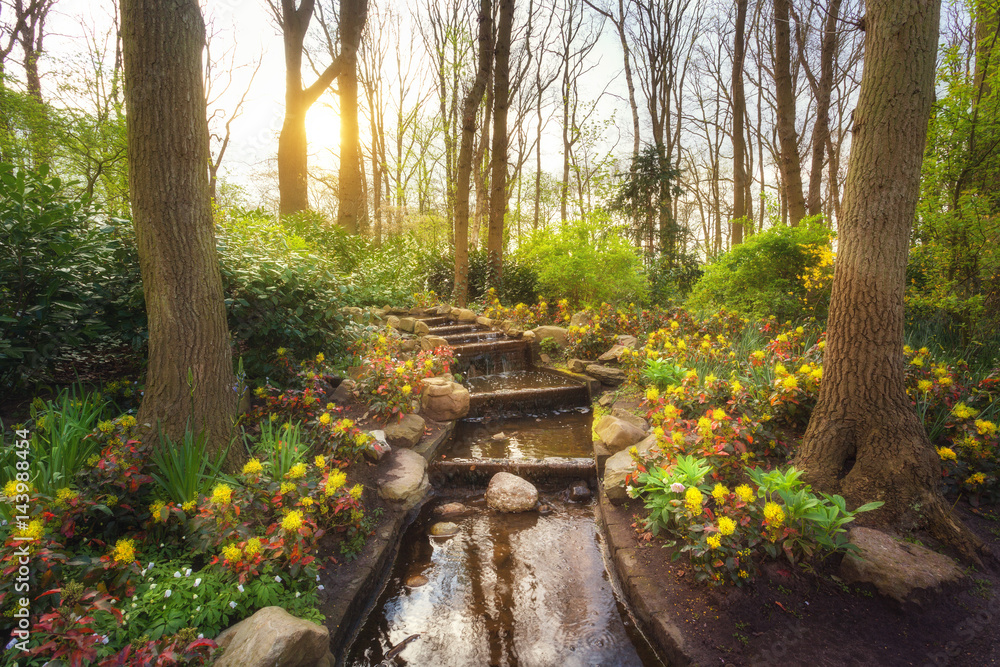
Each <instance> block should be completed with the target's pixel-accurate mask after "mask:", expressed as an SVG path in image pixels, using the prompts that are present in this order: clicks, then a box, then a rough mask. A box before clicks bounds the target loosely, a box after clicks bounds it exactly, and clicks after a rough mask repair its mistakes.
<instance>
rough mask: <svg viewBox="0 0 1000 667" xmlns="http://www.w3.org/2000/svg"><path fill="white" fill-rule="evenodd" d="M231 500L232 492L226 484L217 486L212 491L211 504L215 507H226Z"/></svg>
mask: <svg viewBox="0 0 1000 667" xmlns="http://www.w3.org/2000/svg"><path fill="white" fill-rule="evenodd" d="M232 500H233V490H232V489H231V488H229V485H228V484H217V485H216V486H215V488H214V489H212V502H213V503H215V504H216V505H227V504H229V503H230V502H232Z"/></svg>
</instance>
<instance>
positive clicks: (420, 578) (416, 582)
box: [406, 574, 429, 588]
mask: <svg viewBox="0 0 1000 667" xmlns="http://www.w3.org/2000/svg"><path fill="white" fill-rule="evenodd" d="M428 581H429V580H428V579H427V577H425V576H424V575H422V574H415V575H413V576H412V577H408V578H407V579H406V585H407V586H409V587H410V588H420V587H421V586H426V585H427V582H428Z"/></svg>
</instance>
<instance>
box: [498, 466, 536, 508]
mask: <svg viewBox="0 0 1000 667" xmlns="http://www.w3.org/2000/svg"><path fill="white" fill-rule="evenodd" d="M537 503H538V489H536V488H535V485H534V484H532V483H531V482H529V481H528V480H526V479H522V478H520V477H518V476H517V475H512V474H510V473H509V472H498V473H497V474H495V475H493V478H492V479H490V484H489V486H488V487H487V488H486V505H487V506H488V507H489V508H490V509H493V510H496V511H498V512H527V511H528V510H532V509H535V505H536V504H537Z"/></svg>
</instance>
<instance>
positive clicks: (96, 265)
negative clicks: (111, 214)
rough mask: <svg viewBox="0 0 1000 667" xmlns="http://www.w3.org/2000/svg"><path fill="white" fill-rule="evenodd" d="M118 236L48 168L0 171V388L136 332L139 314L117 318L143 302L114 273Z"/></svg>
mask: <svg viewBox="0 0 1000 667" xmlns="http://www.w3.org/2000/svg"><path fill="white" fill-rule="evenodd" d="M119 231H120V230H119V227H118V226H117V225H115V224H111V225H101V224H100V223H99V222H98V220H97V218H96V216H95V215H94V214H93V212H92V211H91V210H90V208H89V205H88V201H87V200H86V199H85V198H80V197H79V196H78V195H76V194H74V193H71V192H70V191H69V189H68V188H67V185H66V184H65V183H63V182H62V181H61V180H59V179H58V178H54V177H51V176H50V175H49V170H48V168H47V167H45V166H42V167H40V168H39V169H37V170H28V169H15V168H14V167H13V166H12V165H10V164H0V386H13V385H16V384H19V383H20V382H21V381H22V380H23V379H24V378H25V377H26V376H28V375H30V374H32V373H36V372H39V371H44V370H45V369H47V368H48V366H49V365H50V364H51V362H52V361H53V360H54V359H55V358H56V357H57V356H59V355H60V354H61V353H63V352H64V351H65V350H66V349H67V348H70V347H78V346H82V345H86V344H90V343H95V342H98V341H100V340H102V339H107V338H109V337H114V336H115V334H117V333H120V332H121V331H122V329H127V328H131V319H132V315H133V314H134V312H131V311H130V312H127V313H122V312H120V311H121V309H122V308H123V307H126V305H127V304H133V305H134V304H135V302H136V301H138V303H140V304H141V303H142V298H141V292H140V293H139V294H138V296H137V295H136V293H135V287H136V284H137V283H136V282H135V280H134V279H122V276H120V275H118V273H117V271H118V269H119V267H120V264H121V259H122V258H123V257H124V256H125V255H126V254H127V253H128V249H127V246H126V245H125V244H123V242H122V237H121V235H120V233H119ZM126 231H127V230H126ZM136 275H137V274H136ZM125 309H126V310H127V309H128V308H127V307H126V308H125Z"/></svg>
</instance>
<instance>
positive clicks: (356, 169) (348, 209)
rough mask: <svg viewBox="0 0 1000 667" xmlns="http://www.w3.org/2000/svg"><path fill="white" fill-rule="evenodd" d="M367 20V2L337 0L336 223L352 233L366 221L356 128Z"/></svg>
mask: <svg viewBox="0 0 1000 667" xmlns="http://www.w3.org/2000/svg"><path fill="white" fill-rule="evenodd" d="M367 18H368V0H340V55H339V56H338V58H337V59H338V60H340V61H341V66H340V73H339V79H338V85H337V91H338V92H339V93H340V174H339V181H340V182H339V192H338V193H337V194H338V196H339V197H340V205H339V206H338V208H337V223H338V224H340V226H341V227H343V228H344V229H346V230H347V231H349V232H351V233H352V234H356V233H357V232H358V230H359V229H362V228H364V226H365V225H366V224H367V222H368V206H367V203H366V199H365V196H364V175H363V170H362V168H361V139H360V129H359V127H358V47H359V46H360V45H361V34H362V32H363V31H364V28H365V21H366V20H367Z"/></svg>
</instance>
